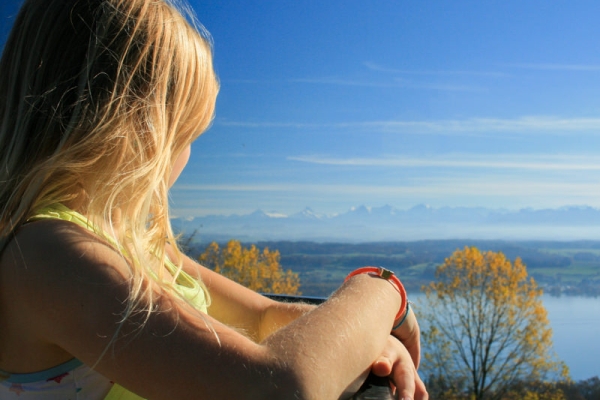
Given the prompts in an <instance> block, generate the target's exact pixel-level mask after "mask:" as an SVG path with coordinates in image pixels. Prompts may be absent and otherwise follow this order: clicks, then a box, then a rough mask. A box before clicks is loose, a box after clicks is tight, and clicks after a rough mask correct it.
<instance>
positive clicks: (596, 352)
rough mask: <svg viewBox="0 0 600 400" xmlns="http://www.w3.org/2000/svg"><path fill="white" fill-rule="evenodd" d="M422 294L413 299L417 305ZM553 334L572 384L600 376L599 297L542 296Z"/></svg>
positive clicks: (555, 346)
mask: <svg viewBox="0 0 600 400" xmlns="http://www.w3.org/2000/svg"><path fill="white" fill-rule="evenodd" d="M424 297H425V296H424V295H422V294H417V295H416V296H412V298H411V301H414V302H415V303H416V304H417V306H418V304H419V300H420V299H421V298H424ZM543 302H544V306H545V307H546V310H547V311H548V319H549V320H550V325H551V326H552V331H553V343H554V351H555V352H556V354H557V356H558V358H559V359H561V360H562V361H564V362H565V363H566V364H567V365H568V366H569V370H570V372H571V378H572V379H573V380H575V381H580V380H584V379H588V378H591V377H593V376H600V298H594V297H577V296H561V297H552V296H549V295H544V296H543Z"/></svg>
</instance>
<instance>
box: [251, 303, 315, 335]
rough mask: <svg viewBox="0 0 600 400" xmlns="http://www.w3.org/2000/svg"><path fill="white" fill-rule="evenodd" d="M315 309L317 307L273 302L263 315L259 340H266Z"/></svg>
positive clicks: (259, 329)
mask: <svg viewBox="0 0 600 400" xmlns="http://www.w3.org/2000/svg"><path fill="white" fill-rule="evenodd" d="M315 308H316V306H314V305H311V304H305V303H280V302H273V303H272V304H271V305H270V306H269V307H267V308H266V309H265V310H264V312H263V314H262V318H261V320H260V323H259V328H258V340H259V341H262V340H264V339H265V338H266V337H267V336H269V335H271V334H272V333H273V332H275V331H277V330H279V329H281V328H283V327H284V326H286V325H288V324H289V323H291V322H292V321H295V320H296V319H298V318H299V317H301V316H303V315H304V314H306V313H308V312H310V311H312V310H314V309H315Z"/></svg>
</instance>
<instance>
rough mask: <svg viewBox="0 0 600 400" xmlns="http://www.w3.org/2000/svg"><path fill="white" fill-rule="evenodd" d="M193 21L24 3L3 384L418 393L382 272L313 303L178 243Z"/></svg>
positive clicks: (8, 183)
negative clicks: (388, 388) (232, 273)
mask: <svg viewBox="0 0 600 400" xmlns="http://www.w3.org/2000/svg"><path fill="white" fill-rule="evenodd" d="M184 15H185V16H184ZM198 26H199V25H197V24H195V23H194V22H193V18H191V17H190V14H189V13H185V14H184V13H183V12H182V11H180V10H178V9H177V8H176V7H175V6H174V5H173V4H170V3H169V2H167V1H166V0H85V1H84V0H26V1H25V3H24V5H23V6H22V9H21V10H20V12H19V15H18V16H17V19H16V21H15V25H14V27H13V29H12V31H11V34H10V37H9V39H8V41H7V43H6V46H5V49H4V52H3V54H2V59H1V61H0V381H1V382H0V398H2V399H11V398H15V399H16V398H19V399H48V398H52V399H75V398H78V399H104V398H107V399H111V398H112V399H116V398H122V399H136V398H140V397H143V398H152V399H188V398H189V399H196V398H197V399H254V398H261V399H263V398H268V399H279V398H281V399H290V398H298V399H320V400H322V399H336V398H340V397H344V396H347V395H348V394H350V393H352V392H353V391H354V390H356V389H357V387H358V386H357V385H360V383H361V381H362V380H363V379H364V377H365V374H366V373H368V372H369V371H370V370H372V371H373V372H374V373H376V374H378V375H380V376H389V377H390V379H391V380H392V382H393V383H394V385H395V386H396V387H397V389H398V393H399V397H400V398H404V399H409V398H416V399H425V398H427V393H426V391H425V388H424V386H423V383H422V382H421V380H420V379H419V377H418V375H417V372H416V368H417V366H418V363H419V351H420V348H419V346H420V345H419V327H418V324H417V321H416V318H415V316H414V314H413V313H412V312H410V311H409V310H408V309H407V307H406V306H407V302H406V297H405V296H402V295H399V294H403V289H402V287H401V284H400V283H399V281H397V280H396V279H395V278H394V277H393V276H390V275H389V273H388V272H386V271H384V270H373V271H362V272H366V273H360V272H361V271H358V272H359V273H357V274H355V276H353V277H351V278H350V279H348V280H347V281H346V282H345V283H344V284H343V285H342V286H341V288H340V289H339V290H338V291H337V292H336V293H334V294H333V295H332V296H331V298H330V299H329V300H328V301H327V302H325V303H324V304H323V305H322V306H320V307H318V308H312V307H309V306H307V305H301V304H292V305H290V304H279V303H276V302H273V301H271V300H268V299H266V298H264V297H262V296H260V295H258V294H256V293H254V292H252V291H249V290H247V289H245V288H243V287H241V286H239V285H237V284H235V283H233V282H231V281H229V280H227V279H225V278H223V277H222V276H220V275H218V274H215V273H214V272H212V271H210V270H207V269H205V268H203V267H202V266H199V265H197V264H196V263H195V262H194V261H192V260H191V259H189V258H186V257H185V256H183V255H182V254H181V252H180V251H179V249H178V247H177V243H176V240H175V238H174V235H173V232H172V231H171V228H170V225H169V211H168V206H167V204H168V199H167V194H168V189H169V187H170V185H172V184H173V182H175V180H176V179H177V176H178V175H179V173H180V172H181V170H182V169H183V167H184V166H185V164H186V162H187V159H188V157H189V154H190V144H191V142H192V141H193V140H194V139H195V138H196V137H197V136H198V135H199V134H200V133H202V132H203V131H204V130H205V129H206V128H207V127H208V126H209V124H210V122H211V120H212V116H213V111H214V105H215V98H216V95H217V91H218V83H217V80H216V77H215V75H214V72H213V69H212V63H211V47H210V40H209V37H208V34H207V33H206V32H204V31H203V30H202V29H201V28H199V27H198ZM398 310H400V311H398ZM393 327H395V328H394V329H392V328H393ZM390 332H391V335H390Z"/></svg>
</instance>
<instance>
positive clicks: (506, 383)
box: [420, 247, 568, 400]
mask: <svg viewBox="0 0 600 400" xmlns="http://www.w3.org/2000/svg"><path fill="white" fill-rule="evenodd" d="M436 277H437V281H436V282H433V283H431V284H430V285H429V286H428V287H426V288H425V294H426V298H427V301H426V307H422V310H421V313H420V320H421V321H422V325H423V326H424V332H423V345H424V348H425V349H426V351H425V362H424V365H423V369H422V371H423V372H425V376H426V379H429V380H432V382H434V381H435V382H438V383H439V382H440V381H441V382H445V384H446V385H447V386H448V387H446V388H445V389H446V390H447V391H448V392H454V393H455V392H456V391H457V390H458V391H460V392H462V393H467V394H468V397H469V398H471V399H477V400H479V399H501V398H503V396H504V395H508V393H507V390H508V389H509V388H510V387H512V386H514V385H515V384H517V383H518V382H520V381H544V379H547V378H548V377H550V376H553V375H554V376H553V377H557V376H562V377H564V378H567V377H568V370H567V368H566V366H565V365H564V363H562V362H559V361H558V360H557V359H556V356H555V355H554V352H553V351H552V329H551V328H550V326H549V322H548V318H547V313H546V309H545V308H544V306H543V304H542V299H541V296H542V290H541V289H540V288H538V286H537V284H536V283H535V281H534V279H533V278H528V276H527V270H526V268H525V265H524V264H523V263H522V262H521V260H520V259H519V258H517V259H516V260H515V261H514V263H511V262H510V261H509V260H508V259H506V257H505V256H504V254H502V253H495V252H491V251H488V252H483V253H482V252H480V251H479V250H478V249H477V248H475V247H470V248H469V247H465V249H464V250H457V251H456V252H454V254H452V256H451V257H449V258H447V259H446V260H445V262H444V264H442V265H440V266H439V267H438V268H437V271H436ZM454 383H458V384H459V385H461V387H456V385H454ZM438 386H439V385H438ZM442 386H443V385H442ZM556 398H557V399H560V398H561V397H560V396H558V397H556Z"/></svg>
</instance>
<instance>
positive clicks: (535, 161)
mask: <svg viewBox="0 0 600 400" xmlns="http://www.w3.org/2000/svg"><path fill="white" fill-rule="evenodd" d="M288 159H289V160H293V161H299V162H304V163H312V164H322V165H337V166H356V167H383V168H387V167H391V168H396V167H399V168H401V167H412V168H461V169H465V168H467V169H468V168H471V169H482V168H484V169H511V170H515V169H516V170H539V171H550V170H554V171H600V159H599V158H598V157H597V156H593V155H588V156H583V155H534V154H486V155H480V154H450V155H437V156H430V157H426V156H424V157H414V156H405V155H398V156H390V155H386V156H383V157H376V158H334V157H323V156H290V157H288Z"/></svg>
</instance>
